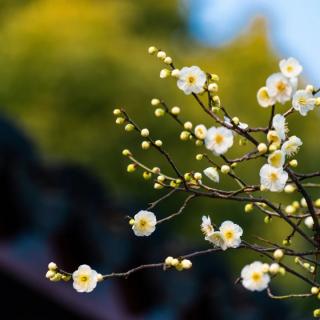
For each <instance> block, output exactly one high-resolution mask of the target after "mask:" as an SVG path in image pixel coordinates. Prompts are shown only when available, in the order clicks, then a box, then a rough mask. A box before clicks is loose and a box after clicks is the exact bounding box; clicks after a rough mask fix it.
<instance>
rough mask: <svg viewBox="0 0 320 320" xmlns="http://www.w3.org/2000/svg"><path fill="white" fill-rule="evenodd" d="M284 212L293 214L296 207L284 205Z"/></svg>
mask: <svg viewBox="0 0 320 320" xmlns="http://www.w3.org/2000/svg"><path fill="white" fill-rule="evenodd" d="M284 211H285V213H287V214H293V213H295V212H296V208H295V207H294V206H292V205H288V206H286V208H285V209H284Z"/></svg>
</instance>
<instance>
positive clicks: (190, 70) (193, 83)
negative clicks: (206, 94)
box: [177, 66, 207, 95]
mask: <svg viewBox="0 0 320 320" xmlns="http://www.w3.org/2000/svg"><path fill="white" fill-rule="evenodd" d="M206 80H207V76H206V74H205V73H204V72H203V71H202V70H201V69H200V68H199V67H197V66H192V67H183V68H182V69H181V70H180V72H179V77H178V80H177V86H178V88H179V89H180V90H182V91H183V92H184V93H185V94H187V95H189V94H191V93H195V94H198V93H201V92H203V90H204V89H203V87H204V85H205V83H206Z"/></svg>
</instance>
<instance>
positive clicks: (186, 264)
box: [181, 259, 192, 269]
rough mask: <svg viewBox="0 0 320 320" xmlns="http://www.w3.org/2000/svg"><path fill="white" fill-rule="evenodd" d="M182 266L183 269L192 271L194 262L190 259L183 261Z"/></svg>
mask: <svg viewBox="0 0 320 320" xmlns="http://www.w3.org/2000/svg"><path fill="white" fill-rule="evenodd" d="M181 266H182V268H183V269H190V268H191V267H192V262H191V261H190V260H188V259H183V260H182V261H181Z"/></svg>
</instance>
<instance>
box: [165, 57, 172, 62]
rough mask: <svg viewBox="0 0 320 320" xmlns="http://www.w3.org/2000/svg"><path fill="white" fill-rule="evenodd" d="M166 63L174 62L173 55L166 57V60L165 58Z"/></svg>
mask: <svg viewBox="0 0 320 320" xmlns="http://www.w3.org/2000/svg"><path fill="white" fill-rule="evenodd" d="M163 62H164V63H166V64H171V63H172V58H171V57H166V58H165V59H164V60H163Z"/></svg>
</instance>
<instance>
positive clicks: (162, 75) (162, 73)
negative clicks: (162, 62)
mask: <svg viewBox="0 0 320 320" xmlns="http://www.w3.org/2000/svg"><path fill="white" fill-rule="evenodd" d="M170 75H171V72H170V70H168V69H162V70H161V71H160V78H161V79H165V78H168V77H169V76H170Z"/></svg>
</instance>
